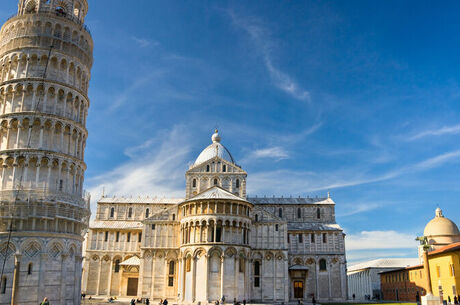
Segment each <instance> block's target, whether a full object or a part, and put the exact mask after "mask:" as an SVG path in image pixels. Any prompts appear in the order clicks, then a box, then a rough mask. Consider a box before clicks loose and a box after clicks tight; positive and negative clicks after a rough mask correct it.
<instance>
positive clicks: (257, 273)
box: [254, 261, 260, 287]
mask: <svg viewBox="0 0 460 305" xmlns="http://www.w3.org/2000/svg"><path fill="white" fill-rule="evenodd" d="M254 287H260V262H259V261H255V262H254Z"/></svg>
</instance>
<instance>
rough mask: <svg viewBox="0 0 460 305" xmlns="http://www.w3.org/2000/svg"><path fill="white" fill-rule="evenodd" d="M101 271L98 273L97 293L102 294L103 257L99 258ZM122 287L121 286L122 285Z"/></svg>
mask: <svg viewBox="0 0 460 305" xmlns="http://www.w3.org/2000/svg"><path fill="white" fill-rule="evenodd" d="M98 271H99V272H98V273H97V289H96V295H100V289H101V273H102V257H101V258H99V270H98ZM120 287H121V286H120Z"/></svg>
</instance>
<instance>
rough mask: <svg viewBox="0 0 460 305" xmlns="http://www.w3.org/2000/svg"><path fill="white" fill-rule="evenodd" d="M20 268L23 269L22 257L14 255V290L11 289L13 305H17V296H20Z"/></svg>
mask: <svg viewBox="0 0 460 305" xmlns="http://www.w3.org/2000/svg"><path fill="white" fill-rule="evenodd" d="M20 267H21V255H20V254H15V255H14V272H13V283H12V288H11V305H17V303H16V295H17V294H18V291H17V289H18V287H17V285H18V282H19V275H20Z"/></svg>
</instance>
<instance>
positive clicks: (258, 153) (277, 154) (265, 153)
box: [248, 146, 289, 160]
mask: <svg viewBox="0 0 460 305" xmlns="http://www.w3.org/2000/svg"><path fill="white" fill-rule="evenodd" d="M248 158H249V159H268V158H270V159H276V160H282V159H287V158H289V153H288V152H287V151H286V150H285V149H284V148H282V147H279V146H274V147H267V148H262V149H257V150H254V151H252V152H251V153H250V154H249V156H248Z"/></svg>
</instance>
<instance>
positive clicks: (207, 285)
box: [204, 254, 210, 301]
mask: <svg viewBox="0 0 460 305" xmlns="http://www.w3.org/2000/svg"><path fill="white" fill-rule="evenodd" d="M204 259H205V264H206V277H205V281H206V282H205V292H204V299H205V300H206V301H208V300H209V259H210V257H209V255H208V254H205V255H204Z"/></svg>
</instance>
